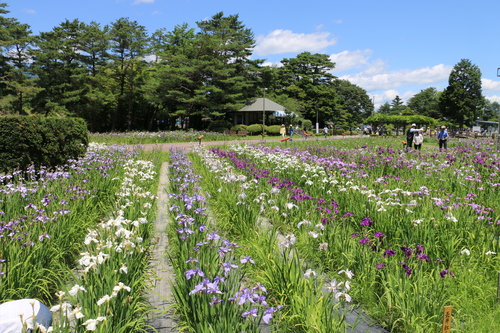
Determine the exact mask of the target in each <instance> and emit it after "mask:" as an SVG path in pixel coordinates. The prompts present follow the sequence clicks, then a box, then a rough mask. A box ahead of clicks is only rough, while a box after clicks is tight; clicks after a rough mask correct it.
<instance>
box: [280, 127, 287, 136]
mask: <svg viewBox="0 0 500 333" xmlns="http://www.w3.org/2000/svg"><path fill="white" fill-rule="evenodd" d="M280 134H281V138H282V139H284V138H285V135H286V127H285V124H283V125H281V128H280Z"/></svg>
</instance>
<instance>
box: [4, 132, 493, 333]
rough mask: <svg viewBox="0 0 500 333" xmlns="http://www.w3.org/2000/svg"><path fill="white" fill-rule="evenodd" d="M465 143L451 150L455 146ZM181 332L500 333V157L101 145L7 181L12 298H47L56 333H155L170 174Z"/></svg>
mask: <svg viewBox="0 0 500 333" xmlns="http://www.w3.org/2000/svg"><path fill="white" fill-rule="evenodd" d="M450 146H451V145H450ZM163 162H168V164H169V174H168V178H169V190H168V196H169V204H168V208H166V209H168V210H169V216H170V222H169V227H168V230H165V232H166V233H167V234H168V239H169V251H168V253H166V259H165V260H169V261H170V262H171V265H172V268H173V270H174V272H175V279H174V280H172V281H171V283H172V292H173V298H174V300H175V306H174V308H173V309H172V311H171V312H169V313H166V314H165V315H168V316H173V317H174V318H175V320H176V322H177V323H178V325H177V326H178V331H179V332H200V333H204V332H325V333H326V332H350V331H351V330H352V327H353V326H355V325H356V323H352V322H349V320H347V317H348V316H349V314H350V313H351V311H352V310H353V309H356V310H357V311H358V312H359V311H360V309H362V311H363V312H364V313H366V315H368V316H369V317H370V318H372V319H373V321H374V322H376V323H377V325H380V326H381V327H383V328H385V329H386V330H387V331H390V332H441V329H442V323H443V308H444V307H445V306H452V307H453V319H452V324H451V327H452V331H454V332H493V331H497V330H499V328H500V306H499V299H498V282H499V281H498V279H499V272H500V264H499V260H498V254H499V253H500V246H499V237H500V213H499V212H498V209H499V207H500V204H499V203H500V199H499V197H498V188H499V186H500V171H499V168H500V152H499V151H497V150H496V145H495V143H494V142H492V141H489V140H486V139H482V140H476V141H474V140H470V141H469V140H462V141H461V142H455V143H454V144H453V147H451V148H449V149H448V150H447V151H442V152H440V151H439V150H438V149H437V148H435V147H431V146H425V145H424V147H423V149H422V151H421V152H406V151H404V150H403V149H402V147H401V143H400V141H398V140H396V139H382V138H377V139H373V138H367V139H364V138H359V139H348V140H347V139H344V140H341V139H339V140H329V139H327V140H324V139H321V140H309V141H297V140H294V142H293V143H291V142H288V143H287V142H281V143H268V144H255V145H243V144H241V145H234V146H224V147H207V146H203V145H201V146H196V147H193V149H192V150H191V151H190V152H186V151H184V150H182V149H173V150H171V151H170V152H169V153H167V154H165V153H162V152H159V151H158V152H144V151H141V150H140V147H137V148H136V149H133V150H130V149H125V148H124V146H119V145H106V144H92V145H91V146H90V147H89V151H88V153H87V155H86V156H85V157H84V158H82V159H79V160H77V161H70V163H68V165H67V166H66V167H64V168H61V169H60V170H48V169H47V170H45V169H43V170H36V171H35V170H25V171H23V172H16V173H14V174H9V175H2V176H1V177H2V186H1V189H0V200H1V201H0V202H1V206H0V207H1V208H0V210H1V212H0V214H1V220H0V265H1V266H0V272H1V273H0V274H1V275H0V299H4V300H8V299H17V298H38V299H40V300H42V301H44V302H45V303H46V304H49V305H50V307H51V310H52V311H53V314H54V323H53V327H52V328H41V329H42V330H46V331H53V332H86V331H96V332H144V331H146V330H147V329H148V321H147V318H148V313H149V312H150V311H151V310H152V309H151V308H150V306H149V305H148V302H147V299H145V297H144V295H145V293H146V292H147V291H148V289H149V283H150V281H149V280H148V273H149V272H150V271H151V270H154V267H150V265H149V259H150V258H149V256H150V253H151V251H150V247H151V246H153V245H154V239H155V235H154V233H153V232H152V230H153V228H152V227H151V224H152V223H153V222H154V219H155V216H156V205H155V194H156V189H157V186H158V178H159V176H160V175H159V174H158V172H159V170H160V166H161V163H163Z"/></svg>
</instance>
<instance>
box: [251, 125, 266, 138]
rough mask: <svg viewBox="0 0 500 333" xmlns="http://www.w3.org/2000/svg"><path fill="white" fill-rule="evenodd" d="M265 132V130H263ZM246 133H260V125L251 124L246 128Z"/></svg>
mask: <svg viewBox="0 0 500 333" xmlns="http://www.w3.org/2000/svg"><path fill="white" fill-rule="evenodd" d="M264 130H265V128H264ZM247 131H248V132H250V133H252V135H254V134H258V133H262V124H252V125H249V126H247Z"/></svg>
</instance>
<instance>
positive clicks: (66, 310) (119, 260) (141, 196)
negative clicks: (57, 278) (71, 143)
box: [47, 145, 156, 332]
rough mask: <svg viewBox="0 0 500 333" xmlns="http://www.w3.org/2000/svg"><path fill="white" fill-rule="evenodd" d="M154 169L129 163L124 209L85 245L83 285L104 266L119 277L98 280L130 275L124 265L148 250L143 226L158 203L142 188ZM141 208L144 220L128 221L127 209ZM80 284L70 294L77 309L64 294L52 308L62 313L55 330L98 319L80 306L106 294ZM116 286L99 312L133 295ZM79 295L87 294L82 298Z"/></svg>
mask: <svg viewBox="0 0 500 333" xmlns="http://www.w3.org/2000/svg"><path fill="white" fill-rule="evenodd" d="M93 149H100V146H99V145H93ZM153 168H154V165H153V164H152V162H149V161H134V160H129V161H127V162H126V163H125V165H124V170H125V173H124V176H123V179H122V184H121V188H120V191H119V193H117V197H118V201H117V204H116V207H120V209H118V210H117V211H115V212H114V213H112V214H111V215H113V216H114V217H113V218H110V219H109V220H107V221H105V222H102V223H100V224H99V225H98V228H97V229H89V230H88V233H87V235H86V237H85V240H84V245H85V247H86V249H85V250H86V251H83V252H82V253H81V257H80V259H79V260H78V264H79V265H80V267H81V268H82V269H81V272H82V273H83V276H81V280H82V281H85V280H86V278H85V275H86V274H91V273H92V274H101V269H100V268H101V266H103V265H107V266H108V267H109V268H108V269H107V270H102V272H109V271H110V270H111V271H114V272H115V274H116V275H114V274H107V275H106V276H102V277H101V276H100V277H98V278H100V279H101V278H102V279H103V280H109V279H113V280H116V279H117V276H118V274H128V267H127V264H126V263H124V262H126V261H127V258H130V260H134V256H133V254H136V253H138V252H143V251H145V250H146V249H145V248H144V247H143V239H142V237H140V236H139V234H140V230H141V226H142V225H145V224H147V223H148V220H147V218H146V216H147V215H148V210H149V209H150V208H151V207H153V201H154V199H156V196H154V195H152V194H151V193H150V192H148V191H146V190H145V189H144V188H143V187H142V186H140V185H141V184H142V183H144V182H147V181H150V180H151V179H153V178H154V174H155V171H154V170H153ZM137 204H139V205H140V206H141V207H142V209H144V211H142V209H141V211H140V214H136V215H140V216H141V217H138V218H137V219H136V220H128V219H126V218H125V216H126V215H127V216H128V215H129V214H127V211H126V209H127V208H129V207H130V208H129V209H130V210H132V211H133V210H134V207H136V206H137ZM137 260H141V259H137ZM117 266H118V267H120V266H121V267H120V268H119V269H113V267H117ZM103 274H105V273H103ZM80 283H81V284H82V285H80V284H75V285H74V286H73V287H72V288H71V289H70V290H69V291H68V294H69V295H70V296H72V297H74V298H75V300H76V303H75V304H79V306H75V307H73V306H72V304H71V303H69V302H67V301H63V297H64V295H65V293H64V292H60V293H59V294H58V296H59V299H60V304H58V305H56V306H54V307H52V308H51V311H52V312H55V313H59V316H54V318H59V319H57V320H55V322H54V323H53V325H54V326H56V325H59V326H58V327H59V328H61V327H67V325H69V326H71V327H74V326H75V325H76V320H77V319H81V318H84V317H87V316H95V314H94V315H92V314H90V313H86V309H85V308H83V307H81V306H80V304H82V303H85V302H82V300H83V299H84V297H95V294H99V293H104V292H105V290H97V289H96V286H87V287H86V286H84V285H83V282H80ZM112 284H114V285H115V286H114V287H113V290H112V292H111V294H110V295H108V294H106V295H104V296H102V297H100V298H99V299H98V300H94V301H93V302H95V303H94V304H96V305H97V307H98V308H99V307H101V306H103V305H105V306H106V307H107V306H108V305H107V304H108V303H109V302H111V301H112V299H114V298H116V297H117V296H118V294H119V292H120V291H121V290H125V291H126V292H130V291H131V288H130V287H128V286H126V285H125V284H124V283H123V282H120V281H114V282H112ZM104 285H105V284H104ZM90 289H92V290H93V295H92V296H90V295H89V294H87V290H90ZM79 293H85V294H84V295H82V297H80V298H79V297H78V294H79ZM101 295H102V294H101ZM87 303H88V302H87ZM88 311H90V310H88ZM98 313H99V314H102V313H107V310H105V309H104V310H102V311H101V310H99V311H98ZM105 320H106V317H105V316H102V315H97V316H96V317H95V318H91V319H88V320H86V321H85V322H83V323H82V325H83V326H85V329H86V330H87V331H95V330H96V329H97V328H98V325H99V323H101V322H103V321H105ZM53 330H54V328H53V327H51V328H49V329H47V332H52V331H53Z"/></svg>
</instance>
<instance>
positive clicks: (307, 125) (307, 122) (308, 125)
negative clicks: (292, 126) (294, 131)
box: [302, 119, 312, 130]
mask: <svg viewBox="0 0 500 333" xmlns="http://www.w3.org/2000/svg"><path fill="white" fill-rule="evenodd" d="M302 128H305V129H306V130H310V129H311V128H312V121H310V120H309V119H304V120H303V121H302Z"/></svg>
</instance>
